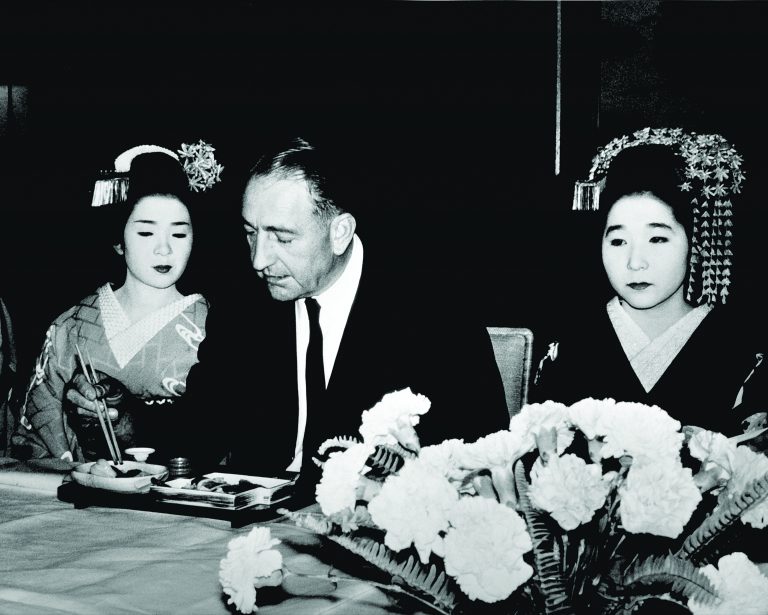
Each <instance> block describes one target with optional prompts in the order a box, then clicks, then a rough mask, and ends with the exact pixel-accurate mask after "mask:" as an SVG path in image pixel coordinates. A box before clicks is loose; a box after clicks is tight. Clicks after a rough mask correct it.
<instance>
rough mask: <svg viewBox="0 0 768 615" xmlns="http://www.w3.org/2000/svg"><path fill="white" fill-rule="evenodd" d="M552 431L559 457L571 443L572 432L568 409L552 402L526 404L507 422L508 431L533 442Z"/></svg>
mask: <svg viewBox="0 0 768 615" xmlns="http://www.w3.org/2000/svg"><path fill="white" fill-rule="evenodd" d="M552 429H554V430H555V433H556V436H557V438H556V450H557V454H558V455H559V454H562V453H563V451H565V449H566V448H568V447H569V446H570V445H571V442H573V431H572V430H571V428H570V424H569V422H568V408H567V407H566V406H564V405H563V404H561V403H558V402H554V401H547V402H544V403H542V404H527V405H525V406H523V407H522V408H521V409H520V412H518V413H517V414H516V415H515V416H513V417H512V419H511V420H510V421H509V431H511V432H512V433H513V434H516V435H517V434H520V435H524V436H526V437H532V438H534V441H535V439H536V438H537V437H539V436H540V435H544V434H545V433H546V432H548V431H550V430H552ZM553 452H554V451H553Z"/></svg>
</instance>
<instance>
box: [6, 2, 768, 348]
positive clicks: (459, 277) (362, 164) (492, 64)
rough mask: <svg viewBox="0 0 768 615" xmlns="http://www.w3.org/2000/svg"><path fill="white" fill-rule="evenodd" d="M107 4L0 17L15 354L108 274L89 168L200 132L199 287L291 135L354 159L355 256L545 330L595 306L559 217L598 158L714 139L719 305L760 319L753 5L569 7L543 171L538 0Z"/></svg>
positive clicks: (593, 232)
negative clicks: (249, 190) (730, 255)
mask: <svg viewBox="0 0 768 615" xmlns="http://www.w3.org/2000/svg"><path fill="white" fill-rule="evenodd" d="M106 4H107V3H102V4H98V3H77V2H67V3H41V2H31V3H25V4H24V8H20V7H17V8H9V7H3V8H2V9H1V13H2V14H1V15H0V30H2V32H0V34H1V36H0V86H2V87H4V88H5V92H6V97H7V92H8V86H13V88H12V89H11V90H10V91H11V97H12V99H13V101H15V105H11V106H10V107H9V105H8V104H7V101H6V106H5V108H4V109H0V111H1V112H2V113H1V114H4V117H2V118H0V121H2V124H0V169H1V170H0V186H1V189H2V193H0V263H1V264H0V284H2V286H0V294H2V295H3V297H4V298H5V299H6V300H7V302H8V303H9V306H10V308H11V310H12V313H13V316H14V320H15V323H16V326H17V330H18V338H19V340H18V343H19V346H20V351H21V355H22V361H24V360H30V359H29V357H31V356H33V355H34V354H35V353H36V352H37V351H38V347H39V346H40V343H41V341H42V336H43V333H44V330H45V328H46V327H47V325H48V323H49V322H50V321H51V320H52V319H53V318H54V317H55V316H56V315H57V314H59V313H60V312H61V311H63V310H64V309H66V308H67V307H69V306H70V305H72V304H73V303H74V302H75V301H77V300H78V299H79V298H80V297H82V296H84V295H86V294H88V293H90V292H91V291H92V290H93V289H94V288H95V287H96V286H98V285H99V284H101V283H103V281H104V279H103V275H104V270H105V264H104V263H105V259H106V258H108V256H109V255H108V253H107V252H106V250H104V246H103V245H102V242H101V241H100V237H99V228H98V224H97V223H96V222H95V221H94V218H93V211H91V210H90V209H89V207H88V205H89V203H90V190H91V188H92V185H93V177H94V173H95V171H97V170H98V169H101V168H109V167H110V166H111V164H112V161H113V159H114V157H115V156H116V155H117V154H118V153H120V152H121V151H123V150H124V149H126V148H128V147H130V146H133V145H136V144H141V143H154V144H158V145H163V146H166V147H171V148H176V147H177V146H178V144H179V143H181V142H192V141H196V140H198V139H200V138H202V139H205V140H206V141H208V142H210V143H212V144H214V145H215V146H216V148H217V158H218V160H219V161H220V162H222V164H224V166H225V171H224V174H223V182H222V184H221V185H220V186H219V187H217V188H216V191H217V192H216V193H215V196H216V198H215V199H211V200H212V201H215V203H214V204H213V205H212V206H213V207H215V210H211V211H209V212H208V214H209V216H208V217H207V218H206V221H207V222H206V228H205V229H204V230H205V231H206V233H207V234H206V240H205V241H203V240H201V242H200V243H199V244H198V245H196V251H195V256H196V258H197V260H198V264H203V265H204V272H203V273H204V275H203V277H202V278H201V280H202V281H203V285H204V286H205V285H208V288H210V293H209V294H211V295H212V296H215V295H216V293H217V292H218V291H219V290H221V287H223V286H226V285H227V284H228V283H229V282H228V281H229V280H230V279H231V280H239V279H241V277H240V275H241V274H245V275H247V268H248V262H247V259H246V257H245V251H244V246H245V243H244V241H242V238H241V237H240V234H239V225H238V224H237V223H236V222H233V221H234V220H236V218H235V217H233V216H236V214H237V209H238V206H239V203H238V199H239V191H240V189H241V187H242V183H241V182H242V174H243V172H244V171H245V169H247V167H248V166H249V164H251V163H252V162H253V161H254V160H255V158H256V157H257V156H258V154H259V152H260V148H263V147H264V145H265V144H266V143H267V142H269V141H270V140H271V139H273V138H275V137H278V136H280V135H282V134H289V135H295V134H298V135H303V136H305V137H306V138H308V139H309V140H311V141H315V142H317V143H318V144H320V145H323V146H325V147H327V148H329V149H332V150H333V151H334V153H335V155H336V156H337V157H338V160H339V161H341V164H343V166H344V168H345V170H348V175H349V178H350V180H349V191H350V193H351V194H353V195H354V196H355V199H356V204H357V209H358V212H357V213H358V218H359V225H358V229H359V234H360V236H361V238H362V239H363V241H364V243H365V245H366V248H367V249H369V250H376V251H381V250H386V251H387V254H388V255H390V259H391V264H392V267H395V268H397V269H399V270H401V271H402V275H403V276H404V279H407V280H408V281H410V282H413V281H416V282H418V281H419V280H422V279H423V280H427V279H430V280H437V281H438V284H439V286H440V288H441V291H442V295H441V296H440V297H439V300H440V301H441V302H442V301H446V302H449V303H455V304H458V305H462V306H467V307H472V308H473V309H475V310H477V311H478V312H479V314H480V315H481V317H482V318H483V320H484V321H485V323H486V324H488V325H511V326H528V327H530V328H532V329H533V330H534V334H535V337H536V340H537V342H540V343H543V342H544V341H546V339H547V338H548V337H549V335H551V334H552V333H553V332H556V331H557V328H558V327H559V326H564V325H568V326H571V325H572V323H573V321H574V320H575V319H577V318H578V313H579V311H580V310H582V309H595V306H596V305H598V304H599V303H602V302H604V301H605V300H606V299H607V298H608V294H607V283H606V282H605V281H604V279H603V278H604V274H603V271H602V266H601V264H600V260H599V239H598V234H597V233H598V229H596V228H595V224H594V219H593V217H592V216H590V215H589V214H574V213H571V212H570V202H571V196H572V192H571V191H572V186H573V181H574V180H575V179H579V178H584V177H585V176H586V174H587V172H588V169H589V166H590V160H591V157H592V156H593V155H594V154H595V152H596V150H597V148H598V147H599V146H600V145H603V144H604V143H606V142H607V141H609V140H610V139H611V138H613V137H615V136H618V135H620V134H623V133H625V132H631V131H633V130H635V129H638V128H642V127H643V126H648V125H652V126H682V127H684V128H687V129H690V130H696V131H699V132H719V133H721V134H722V135H723V136H725V137H726V138H727V139H728V140H729V141H731V143H733V144H734V145H735V146H736V147H737V149H739V151H740V152H742V154H743V155H744V157H745V160H746V162H745V166H746V170H747V182H746V185H745V188H746V189H745V193H744V194H743V195H742V198H741V199H740V200H739V202H737V203H736V216H737V225H738V227H737V233H738V234H737V241H738V244H737V249H738V252H737V255H736V267H735V272H734V275H735V280H734V286H733V297H732V298H733V301H732V303H735V304H736V305H737V307H742V308H745V309H746V310H747V311H749V312H755V313H757V314H758V315H759V303H758V298H759V297H760V294H761V293H760V291H761V290H762V289H761V288H760V285H761V283H762V280H763V277H764V273H763V272H764V267H765V256H764V252H763V232H764V231H763V229H764V228H765V227H764V224H763V216H762V208H763V207H764V205H763V203H762V194H761V189H762V176H763V174H764V172H763V167H764V164H765V162H766V153H765V151H764V148H763V141H764V133H765V130H764V122H763V115H764V112H765V111H764V108H765V104H764V98H763V97H762V94H761V90H762V89H763V87H764V85H763V83H762V80H763V76H762V75H763V73H764V71H763V66H764V65H765V61H766V57H767V56H768V54H766V42H765V39H766V36H765V29H766V28H765V25H764V24H765V22H766V17H768V5H766V4H765V3H757V2H755V3H743V2H708V3H697V2H685V3H682V2H680V3H668V2H648V1H643V2H619V3H601V2H568V3H564V4H563V5H562V7H560V8H561V12H560V32H561V51H562V53H561V56H560V57H561V67H562V80H561V86H562V89H561V92H562V99H561V109H562V114H561V124H560V172H559V174H557V175H556V174H555V144H556V131H555V129H556V125H555V117H556V116H555V93H556V66H557V57H558V56H557V49H558V47H557V33H558V8H559V5H558V4H557V3H555V2H531V3H524V2H447V3H439V2H397V3H395V2H393V3H354V4H349V5H345V4H326V3H315V4H296V3H280V4H266V5H264V4H262V3H259V4H257V3H255V2H245V1H240V2H234V1H230V2H216V3H214V2H206V3H202V2H196V1H187V2H164V3H162V6H152V5H150V4H142V3H130V4H129V3H110V4H109V6H106ZM157 4H158V5H159V4H160V3H157ZM14 93H15V96H16V98H14ZM13 101H12V102H13ZM212 194H213V193H212ZM247 279H249V280H250V279H251V278H247ZM243 288H244V290H243V292H249V291H248V287H247V285H246V286H244V287H243ZM257 322H258V315H257V314H255V315H254V323H251V324H254V325H255V324H256V323H257Z"/></svg>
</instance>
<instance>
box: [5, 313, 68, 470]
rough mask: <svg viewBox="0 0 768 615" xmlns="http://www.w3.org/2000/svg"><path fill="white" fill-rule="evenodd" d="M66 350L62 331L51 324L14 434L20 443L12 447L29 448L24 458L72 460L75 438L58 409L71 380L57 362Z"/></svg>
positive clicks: (65, 337)
mask: <svg viewBox="0 0 768 615" xmlns="http://www.w3.org/2000/svg"><path fill="white" fill-rule="evenodd" d="M67 346H68V343H67V331H66V327H64V326H62V325H60V324H57V323H54V324H52V325H51V326H50V327H49V328H48V331H47V332H46V334H45V342H44V343H43V349H42V351H41V352H40V356H39V357H38V359H37V362H36V364H35V373H34V374H33V376H32V379H31V381H30V384H29V389H28V390H27V395H26V400H25V403H24V407H23V408H22V412H21V419H20V425H19V429H18V431H17V435H19V436H20V439H18V438H17V439H16V442H15V445H16V446H17V447H18V446H21V447H29V448H28V449H27V452H26V455H25V456H26V457H36V458H41V457H55V458H59V459H69V460H72V459H73V452H74V451H75V449H76V446H77V444H76V438H75V436H74V433H73V431H72V429H71V428H70V427H69V425H68V424H67V421H66V417H65V416H64V411H63V408H62V402H63V399H64V389H65V386H66V384H67V383H68V382H69V380H70V378H71V376H72V373H71V370H69V369H65V368H63V366H62V362H61V360H60V359H61V357H60V355H61V353H62V351H64V349H65V348H67ZM30 449H31V450H30Z"/></svg>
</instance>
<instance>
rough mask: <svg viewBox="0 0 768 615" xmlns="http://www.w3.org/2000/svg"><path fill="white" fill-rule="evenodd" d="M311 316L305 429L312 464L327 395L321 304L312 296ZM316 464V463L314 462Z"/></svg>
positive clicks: (308, 461)
mask: <svg viewBox="0 0 768 615" xmlns="http://www.w3.org/2000/svg"><path fill="white" fill-rule="evenodd" d="M304 303H305V305H306V306H307V315H308V316H309V344H308V345H307V362H306V367H305V372H304V375H305V378H306V385H307V421H306V428H305V430H304V445H303V449H304V461H303V463H304V464H312V457H313V456H314V455H316V454H317V450H316V449H317V446H319V445H320V444H321V442H319V441H318V438H319V437H320V434H319V433H318V429H319V428H320V425H322V418H321V417H322V407H323V397H324V396H325V370H324V367H323V331H322V329H320V304H319V303H318V302H317V301H316V300H315V299H312V298H309V299H306V300H305V302H304ZM313 465H314V464H313Z"/></svg>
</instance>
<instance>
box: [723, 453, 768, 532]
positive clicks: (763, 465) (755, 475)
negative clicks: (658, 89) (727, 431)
mask: <svg viewBox="0 0 768 615" xmlns="http://www.w3.org/2000/svg"><path fill="white" fill-rule="evenodd" d="M766 474H768V457H766V456H765V455H764V454H763V453H756V452H755V451H753V450H752V449H751V448H749V447H748V446H737V447H736V453H735V455H734V457H733V467H732V474H731V479H730V480H729V481H728V483H727V484H726V486H725V489H723V490H722V491H721V492H720V499H721V500H722V499H726V498H733V497H736V496H738V495H741V494H742V493H743V492H744V491H746V490H747V489H748V488H749V486H750V485H751V484H752V482H753V481H754V480H757V479H759V478H763V477H764V476H765V475H766ZM741 521H742V523H746V524H748V525H751V526H752V527H754V528H757V529H762V528H764V527H765V526H766V525H768V499H766V500H763V501H762V502H760V504H758V505H757V506H755V507H754V508H751V509H750V510H748V511H747V512H745V513H744V514H743V515H741Z"/></svg>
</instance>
